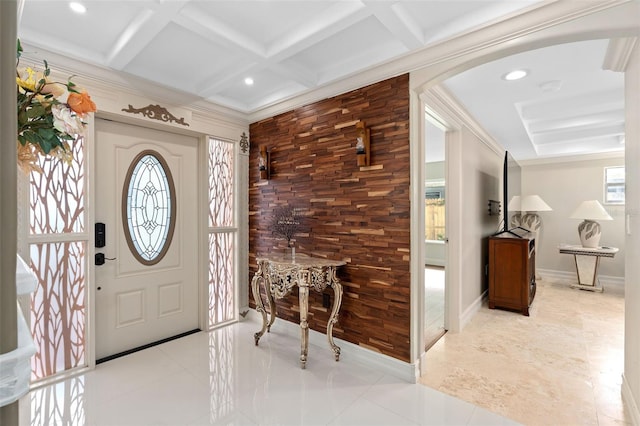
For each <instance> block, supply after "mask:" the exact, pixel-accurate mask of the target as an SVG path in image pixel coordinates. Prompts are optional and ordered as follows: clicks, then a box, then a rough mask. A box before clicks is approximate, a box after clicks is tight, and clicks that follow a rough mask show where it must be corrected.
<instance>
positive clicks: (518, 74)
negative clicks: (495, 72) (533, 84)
mask: <svg viewBox="0 0 640 426" xmlns="http://www.w3.org/2000/svg"><path fill="white" fill-rule="evenodd" d="M527 74H529V72H528V71H527V70H513V71H510V72H508V73H506V74H505V75H503V76H502V78H503V79H504V80H507V81H513V80H520V79H521V78H525V77H526V76H527Z"/></svg>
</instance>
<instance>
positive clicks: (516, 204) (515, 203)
mask: <svg viewBox="0 0 640 426" xmlns="http://www.w3.org/2000/svg"><path fill="white" fill-rule="evenodd" d="M520 204H521V202H520V196H519V195H514V196H513V198H512V199H511V200H509V204H507V209H509V211H510V212H519V211H522V209H521V208H520Z"/></svg>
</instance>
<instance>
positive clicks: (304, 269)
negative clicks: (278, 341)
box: [251, 255, 345, 368]
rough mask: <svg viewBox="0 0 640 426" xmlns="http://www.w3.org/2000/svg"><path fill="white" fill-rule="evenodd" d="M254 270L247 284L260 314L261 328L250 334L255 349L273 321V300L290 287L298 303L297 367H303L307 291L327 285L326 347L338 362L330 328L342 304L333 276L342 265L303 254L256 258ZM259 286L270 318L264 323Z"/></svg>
mask: <svg viewBox="0 0 640 426" xmlns="http://www.w3.org/2000/svg"><path fill="white" fill-rule="evenodd" d="M257 263H258V271H257V272H256V273H255V275H254V276H253V280H252V281H251V290H252V291H253V299H254V300H255V302H256V310H257V311H258V312H259V313H261V314H262V329H261V330H260V331H259V332H257V333H256V334H255V335H254V338H255V341H256V346H257V345H258V341H259V340H260V337H262V335H263V334H264V333H265V331H270V330H271V326H272V325H273V322H274V321H275V319H276V304H275V301H274V298H276V299H281V298H283V297H285V296H286V295H288V294H289V293H290V292H291V289H292V288H293V287H294V286H298V293H299V300H300V331H301V338H302V343H301V351H300V364H301V367H302V368H305V367H306V364H307V353H308V349H309V324H308V323H307V314H308V312H309V288H312V289H314V290H316V291H319V292H322V291H324V289H325V288H327V286H329V287H331V288H333V292H334V294H335V298H334V301H333V307H332V309H331V316H330V317H329V321H328V322H327V339H328V340H329V346H331V349H332V350H333V353H334V354H335V358H336V361H338V360H339V359H340V348H339V347H338V346H337V345H336V344H335V343H333V325H334V324H335V323H337V322H338V312H339V311H340V305H341V304H342V285H341V284H340V281H339V280H338V278H337V277H336V268H337V267H338V266H342V265H345V262H343V261H340V260H327V259H320V258H315V257H309V256H305V255H298V256H296V257H294V258H293V259H292V258H286V257H283V256H271V255H270V256H268V257H258V260H257ZM260 283H262V284H263V285H264V286H265V289H266V293H267V299H268V300H269V311H270V313H271V318H270V319H269V320H268V321H267V311H266V310H265V308H264V303H263V301H262V297H260Z"/></svg>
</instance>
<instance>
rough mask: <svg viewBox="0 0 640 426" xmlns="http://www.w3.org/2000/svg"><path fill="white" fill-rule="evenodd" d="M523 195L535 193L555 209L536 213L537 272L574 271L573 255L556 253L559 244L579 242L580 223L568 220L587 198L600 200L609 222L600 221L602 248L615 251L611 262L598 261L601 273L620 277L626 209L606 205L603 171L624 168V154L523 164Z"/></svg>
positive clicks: (623, 251)
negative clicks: (538, 227) (538, 225)
mask: <svg viewBox="0 0 640 426" xmlns="http://www.w3.org/2000/svg"><path fill="white" fill-rule="evenodd" d="M521 166H522V194H523V195H533V194H537V195H539V196H540V197H541V198H542V199H543V200H544V201H545V202H546V203H547V204H549V206H550V207H551V208H552V209H553V211H549V212H539V213H538V214H539V215H540V217H541V218H542V231H541V232H540V235H539V236H538V241H537V250H536V268H537V269H547V270H552V271H561V272H569V273H575V262H574V259H573V256H571V255H568V254H560V253H558V245H559V244H580V239H579V237H578V224H579V223H580V222H581V220H578V219H569V216H571V214H572V213H573V211H574V210H575V209H576V208H577V207H578V205H579V204H580V203H581V202H582V201H585V200H598V201H600V202H601V203H602V204H603V206H604V208H605V209H606V210H607V212H608V213H609V215H611V217H612V218H613V220H610V221H599V223H600V226H601V227H602V239H601V240H600V244H601V245H603V246H612V247H618V248H619V249H620V251H619V252H618V254H616V256H615V257H614V258H613V259H610V258H602V259H601V260H600V267H599V274H600V275H606V276H612V277H624V260H625V241H624V206H615V205H605V204H604V200H603V197H604V168H605V167H610V166H624V155H623V154H622V153H620V155H619V156H617V157H613V158H611V157H609V158H606V157H605V158H599V159H593V157H589V159H588V160H582V161H580V160H576V159H574V161H562V162H559V161H558V160H556V161H554V162H546V163H542V162H540V161H539V160H537V161H536V162H534V163H527V162H521Z"/></svg>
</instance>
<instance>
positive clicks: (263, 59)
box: [18, 0, 623, 158]
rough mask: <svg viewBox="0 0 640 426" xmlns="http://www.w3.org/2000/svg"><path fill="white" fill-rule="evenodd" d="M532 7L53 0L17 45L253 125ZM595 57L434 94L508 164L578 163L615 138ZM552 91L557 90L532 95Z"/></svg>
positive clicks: (564, 58) (575, 56) (613, 89)
mask: <svg viewBox="0 0 640 426" xmlns="http://www.w3.org/2000/svg"><path fill="white" fill-rule="evenodd" d="M543 3H548V2H544V1H535V0H501V1H488V0H468V1H464V0H460V1H458V0H456V1H436V0H422V1H418V0H416V1H407V0H401V1H391V0H389V1H368V0H361V1H357V0H344V1H304V0H299V1H272V0H263V1H245V0H209V1H205V0H135V1H134V0H108V1H107V0H84V1H82V4H84V6H86V12H85V13H83V14H76V13H75V12H73V11H72V10H71V8H70V7H69V3H68V2H66V1H59V0H25V1H24V2H23V3H22V10H21V14H20V19H19V25H18V35H19V37H20V38H21V40H22V41H23V43H24V44H25V45H28V46H29V47H30V48H32V49H34V50H35V51H36V52H35V54H37V50H38V49H42V50H45V51H48V52H52V53H56V54H59V55H62V56H64V57H68V58H71V59H75V60H78V61H81V62H85V63H88V64H92V65H96V66H99V67H101V68H104V69H110V70H114V71H116V72H118V73H119V74H120V75H122V76H124V78H127V76H129V77H131V78H137V79H144V80H148V81H151V82H153V83H155V84H158V85H161V86H165V87H167V88H171V89H173V90H177V91H179V92H180V93H183V94H185V95H187V96H189V97H190V98H189V99H192V100H198V101H207V102H212V103H215V104H217V105H222V106H224V107H227V108H231V109H232V110H234V111H237V112H238V113H240V114H245V115H247V116H249V117H252V116H255V115H256V114H258V113H259V112H260V111H261V110H264V109H265V108H268V107H270V106H272V105H276V104H278V103H279V102H282V101H285V100H287V99H291V98H294V97H296V96H300V95H302V94H305V93H310V92H313V91H314V90H318V89H319V88H323V87H325V86H328V85H331V84H334V83H336V82H339V81H340V80H342V79H345V78H349V77H353V76H354V75H358V73H362V72H365V71H366V70H369V69H372V68H373V67H376V66H379V65H381V64H385V63H389V62H391V61H394V60H396V59H398V58H402V57H403V56H405V55H408V54H411V53H415V52H417V51H419V50H420V49H424V48H425V47H428V46H430V45H433V44H434V43H437V42H441V41H443V40H446V39H447V38H450V37H453V36H455V35H456V34H459V33H461V32H465V31H471V30H473V29H474V28H477V27H479V26H481V25H485V24H486V23H487V22H490V21H494V20H498V19H502V18H504V17H505V16H509V15H512V14H518V13H522V12H523V11H525V10H527V9H530V8H535V7H538V6H539V5H540V4H543ZM606 45H607V41H606V40H600V41H595V42H593V43H592V44H588V43H586V44H579V43H576V44H571V45H565V46H561V47H558V48H557V49H553V48H550V49H549V50H546V49H543V50H540V51H536V52H537V53H536V52H530V54H526V53H525V54H522V55H518V56H515V57H512V58H507V59H504V60H501V61H498V62H495V63H491V64H487V65H484V66H481V67H478V68H476V69H473V70H470V71H467V72H465V73H464V74H460V75H458V76H456V77H453V78H451V79H450V80H449V81H447V82H446V83H445V84H446V86H447V87H448V88H449V89H450V90H451V91H452V92H453V93H454V95H455V96H456V97H458V99H460V100H461V101H462V102H463V104H465V106H467V107H468V108H469V111H471V113H472V114H474V115H477V119H478V121H479V122H480V123H481V124H482V125H483V126H484V127H485V128H486V129H487V130H488V131H489V132H490V133H491V134H493V135H494V137H495V138H496V140H498V142H499V143H500V144H502V145H503V146H505V147H506V148H507V149H509V150H512V151H514V152H517V153H519V155H520V157H521V158H535V157H536V156H547V155H556V154H562V153H568V152H571V153H578V151H579V150H577V148H576V146H578V145H579V144H583V146H584V147H586V149H588V150H601V149H603V146H605V145H606V148H605V149H606V150H610V149H611V148H612V144H613V142H612V141H614V140H619V139H620V129H621V126H622V125H623V121H622V122H621V121H620V117H621V116H620V111H621V108H622V106H621V104H620V102H621V93H622V92H621V90H622V86H621V84H622V83H621V81H622V80H621V78H620V76H613V75H609V74H607V73H605V72H603V71H602V58H603V54H604V52H605V50H606ZM515 66H525V67H527V68H528V69H529V70H530V71H531V74H530V76H529V77H528V78H527V79H525V80H522V81H519V82H509V84H505V83H506V82H504V81H503V80H501V79H500V76H501V75H502V74H503V73H504V72H506V71H507V70H509V69H510V68H513V67H515ZM609 73H610V72H609ZM611 74H613V73H611ZM248 78H250V79H251V80H252V81H253V84H251V85H247V84H246V83H245V80H246V79H248ZM556 80H558V81H560V86H561V88H560V90H558V91H545V90H544V89H542V88H540V85H541V84H543V83H545V82H553V81H556ZM589 105H592V106H591V107H589ZM585 138H586V139H585ZM605 139H606V141H605ZM586 140H589V142H585V141H586ZM571 141H574V142H575V143H573V147H571V145H572V143H570V142H571ZM616 143H618V145H619V141H618V142H616ZM516 155H518V154H516Z"/></svg>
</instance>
